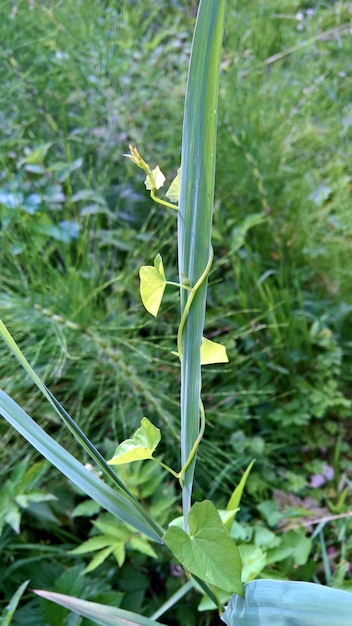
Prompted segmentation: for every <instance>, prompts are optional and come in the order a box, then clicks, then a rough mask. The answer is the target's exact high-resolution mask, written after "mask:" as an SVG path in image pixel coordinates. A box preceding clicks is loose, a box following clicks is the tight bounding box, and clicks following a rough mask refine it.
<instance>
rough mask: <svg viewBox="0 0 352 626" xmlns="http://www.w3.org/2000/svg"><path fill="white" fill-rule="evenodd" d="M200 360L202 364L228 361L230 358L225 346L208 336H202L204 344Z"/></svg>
mask: <svg viewBox="0 0 352 626" xmlns="http://www.w3.org/2000/svg"><path fill="white" fill-rule="evenodd" d="M200 362H201V365H212V364H214V363H228V362H229V359H228V356H227V353H226V348H225V346H222V345H221V344H220V343H216V342H215V341H210V339H206V337H203V338H202V345H201V348H200Z"/></svg>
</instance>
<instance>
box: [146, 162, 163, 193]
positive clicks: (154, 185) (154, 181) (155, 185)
mask: <svg viewBox="0 0 352 626" xmlns="http://www.w3.org/2000/svg"><path fill="white" fill-rule="evenodd" d="M164 182H165V176H164V174H163V173H162V171H161V169H160V167H159V165H157V166H156V167H155V168H154V169H153V170H151V171H150V172H148V174H147V177H146V179H145V181H144V184H145V186H146V188H147V189H149V191H151V190H153V189H160V187H162V186H163V184H164Z"/></svg>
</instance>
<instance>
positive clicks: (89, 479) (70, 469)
mask: <svg viewBox="0 0 352 626" xmlns="http://www.w3.org/2000/svg"><path fill="white" fill-rule="evenodd" d="M0 414H1V415H2V416H3V417H4V418H5V419H6V420H7V421H8V422H9V424H11V425H12V426H13V427H14V428H15V429H16V430H17V431H18V432H19V433H20V434H21V435H22V436H23V437H25V439H26V440H27V441H28V442H29V443H30V444H31V445H32V446H33V447H34V448H36V450H38V452H40V454H42V455H43V456H44V457H45V458H46V459H48V461H50V463H52V464H53V465H54V466H55V467H56V468H57V469H58V470H60V472H62V473H63V474H64V475H65V476H66V477H67V478H68V479H69V480H71V481H72V482H73V483H74V484H75V485H76V486H77V487H79V489H82V491H84V493H86V494H87V495H88V496H89V497H91V498H92V499H93V500H95V501H96V502H98V503H99V504H100V505H101V506H102V507H103V508H104V509H106V510H107V511H110V513H112V514H113V515H115V516H116V517H118V518H119V519H121V520H122V521H124V522H126V523H127V524H130V525H131V526H133V528H135V529H136V530H137V531H138V532H141V533H144V534H145V535H147V537H149V538H150V539H152V540H153V541H157V542H158V543H162V541H161V536H162V535H163V532H164V531H163V530H162V529H161V528H160V527H158V526H157V524H156V523H155V522H154V521H153V520H152V521H151V518H150V516H149V514H148V513H147V512H144V511H141V510H140V509H139V508H137V507H136V505H135V503H134V502H133V501H131V500H129V499H128V498H127V496H124V495H123V494H120V493H118V492H117V491H116V490H114V489H112V488H111V487H109V486H108V485H107V484H106V483H104V482H103V481H102V480H100V478H98V477H97V476H96V475H95V474H93V473H92V472H90V471H89V470H88V469H86V468H85V467H84V465H82V464H81V463H80V462H79V461H77V459H75V458H74V457H73V456H72V455H71V454H70V453H69V452H67V450H65V449H64V448H63V447H62V446H60V445H59V444H58V443H57V442H56V441H54V439H52V437H50V436H49V435H48V434H47V433H46V432H45V431H44V430H43V429H42V428H40V426H38V424H36V423H35V422H34V421H33V420H32V418H31V417H29V415H27V413H26V412H25V411H24V410H23V409H21V407H20V406H18V404H16V402H15V401H14V400H12V398H10V397H9V396H8V395H7V394H6V393H5V392H4V391H2V390H1V389H0Z"/></svg>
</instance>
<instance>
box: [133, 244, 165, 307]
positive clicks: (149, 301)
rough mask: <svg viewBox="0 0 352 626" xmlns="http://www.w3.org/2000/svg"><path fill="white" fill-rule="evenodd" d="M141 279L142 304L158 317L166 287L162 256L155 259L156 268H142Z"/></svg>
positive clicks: (144, 266) (145, 266)
mask: <svg viewBox="0 0 352 626" xmlns="http://www.w3.org/2000/svg"><path fill="white" fill-rule="evenodd" d="M139 277H140V294H141V298H142V302H143V304H144V306H145V308H146V309H147V311H148V313H151V315H154V317H156V316H157V315H158V311H159V307H160V303H161V300H162V297H163V295H164V291H165V286H166V278H165V273H164V266H163V261H162V258H161V256H160V254H158V255H157V256H156V257H155V259H154V267H153V266H152V265H143V266H142V267H141V269H140V270H139Z"/></svg>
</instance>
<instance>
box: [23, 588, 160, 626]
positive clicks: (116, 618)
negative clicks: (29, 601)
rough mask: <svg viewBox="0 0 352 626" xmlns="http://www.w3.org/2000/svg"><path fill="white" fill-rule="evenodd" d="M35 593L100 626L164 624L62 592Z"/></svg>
mask: <svg viewBox="0 0 352 626" xmlns="http://www.w3.org/2000/svg"><path fill="white" fill-rule="evenodd" d="M35 593H36V594H37V595H38V596H41V597H42V598H45V599H46V600H51V601H52V602H56V603H57V604H60V605H61V606H64V607H65V608H66V609H69V610H70V611H73V612H74V613H78V615H82V617H88V618H89V619H91V620H94V622H95V623H96V624H100V626H163V624H161V622H155V621H154V620H153V619H151V618H150V617H143V616H142V615H137V613H132V612H131V611H125V610H124V609H118V608H115V607H112V606H107V605H105V604H98V603H97V602H88V601H87V600H80V599H79V598H73V597H71V596H66V595H64V594H62V593H55V592H51V591H41V590H39V589H36V590H35Z"/></svg>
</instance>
